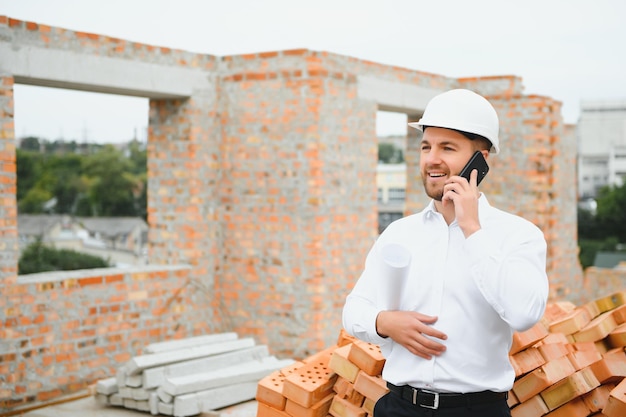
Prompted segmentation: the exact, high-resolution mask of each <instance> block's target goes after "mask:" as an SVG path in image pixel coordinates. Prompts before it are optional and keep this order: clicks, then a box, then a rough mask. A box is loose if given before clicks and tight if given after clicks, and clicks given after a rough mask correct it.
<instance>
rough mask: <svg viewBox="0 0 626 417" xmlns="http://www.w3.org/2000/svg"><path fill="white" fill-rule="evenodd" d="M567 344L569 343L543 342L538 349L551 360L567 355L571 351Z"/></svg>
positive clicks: (547, 359)
mask: <svg viewBox="0 0 626 417" xmlns="http://www.w3.org/2000/svg"><path fill="white" fill-rule="evenodd" d="M567 346H568V345H567V344H564V343H547V344H543V343H542V344H539V345H538V346H537V350H538V351H539V353H540V354H541V356H542V357H543V358H544V360H545V361H546V362H550V361H551V360H554V359H558V358H562V357H563V356H566V355H567V354H568V353H569V352H570V351H569V349H568V348H567Z"/></svg>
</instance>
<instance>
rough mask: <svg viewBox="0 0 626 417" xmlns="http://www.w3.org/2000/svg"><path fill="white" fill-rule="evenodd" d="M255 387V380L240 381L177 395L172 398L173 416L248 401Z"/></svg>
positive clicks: (252, 395)
mask: <svg viewBox="0 0 626 417" xmlns="http://www.w3.org/2000/svg"><path fill="white" fill-rule="evenodd" d="M256 389H257V382H242V383H239V384H234V385H226V386H221V387H218V388H213V389H210V390H206V391H199V392H194V393H192V394H184V395H179V396H176V397H175V398H174V416H175V417H186V416H192V415H195V414H199V413H201V412H206V411H211V410H216V409H218V408H222V407H226V406H228V405H232V404H237V403H241V402H244V401H248V400H251V399H253V398H254V396H255V395H256Z"/></svg>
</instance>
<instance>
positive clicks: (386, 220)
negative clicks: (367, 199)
mask: <svg viewBox="0 0 626 417" xmlns="http://www.w3.org/2000/svg"><path fill="white" fill-rule="evenodd" d="M376 186H377V188H378V233H381V232H382V231H383V230H385V228H386V227H387V226H389V224H390V223H391V222H393V221H394V220H397V219H399V218H401V217H402V216H403V215H404V206H405V195H406V164H378V167H377V168H376Z"/></svg>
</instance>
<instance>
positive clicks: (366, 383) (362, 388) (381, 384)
mask: <svg viewBox="0 0 626 417" xmlns="http://www.w3.org/2000/svg"><path fill="white" fill-rule="evenodd" d="M354 389H355V390H357V391H358V392H360V393H361V394H363V395H364V396H365V397H366V398H369V399H371V400H374V402H376V401H378V400H379V399H380V398H381V397H382V396H383V395H385V394H387V393H388V392H389V389H388V388H387V383H386V382H385V380H383V379H382V378H381V377H380V376H372V375H368V374H367V373H365V372H359V374H358V375H357V377H356V381H355V382H354Z"/></svg>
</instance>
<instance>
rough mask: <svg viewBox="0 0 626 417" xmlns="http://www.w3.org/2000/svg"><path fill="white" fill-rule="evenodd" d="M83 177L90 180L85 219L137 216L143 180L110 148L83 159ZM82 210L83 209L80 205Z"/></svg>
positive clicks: (125, 159) (129, 164)
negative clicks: (87, 210)
mask: <svg viewBox="0 0 626 417" xmlns="http://www.w3.org/2000/svg"><path fill="white" fill-rule="evenodd" d="M82 168H83V169H82V171H83V174H84V175H85V176H86V177H87V178H88V179H89V181H88V183H89V185H88V189H87V193H86V195H87V201H88V207H89V210H90V213H80V214H81V215H87V216H136V215H139V213H138V211H139V210H138V209H139V201H138V199H139V195H140V191H139V190H140V189H141V184H142V180H141V178H140V176H137V175H134V174H133V173H132V168H133V165H132V163H131V162H130V160H129V159H128V158H125V157H124V155H123V154H122V153H121V152H120V151H118V150H116V149H115V148H114V147H113V146H106V147H104V148H103V149H101V150H100V152H98V153H95V154H93V155H88V156H87V157H86V158H85V159H84V160H83V167H82ZM81 207H83V208H84V207H85V206H84V205H82V206H81Z"/></svg>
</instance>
